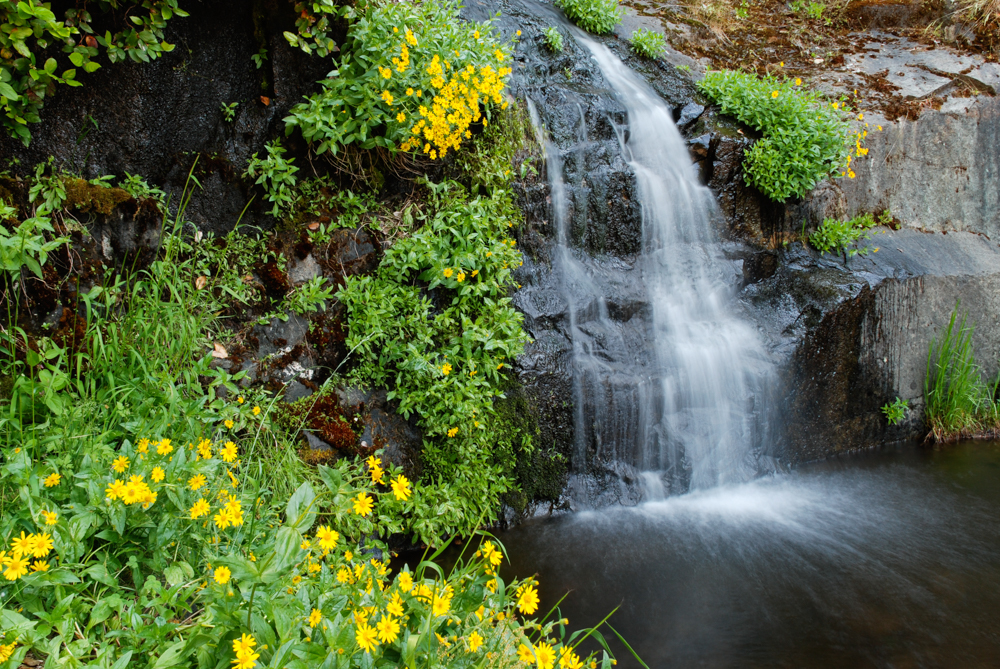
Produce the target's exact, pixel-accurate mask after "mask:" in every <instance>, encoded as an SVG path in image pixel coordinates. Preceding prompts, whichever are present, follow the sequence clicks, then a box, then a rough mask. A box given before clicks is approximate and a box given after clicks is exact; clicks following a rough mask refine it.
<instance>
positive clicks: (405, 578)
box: [396, 571, 413, 592]
mask: <svg viewBox="0 0 1000 669" xmlns="http://www.w3.org/2000/svg"><path fill="white" fill-rule="evenodd" d="M396 583H397V584H398V585H399V589H400V590H402V591H403V592H409V591H410V590H412V589H413V575H412V574H410V572H408V571H401V572H399V576H397V577H396Z"/></svg>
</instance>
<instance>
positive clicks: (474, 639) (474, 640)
mask: <svg viewBox="0 0 1000 669" xmlns="http://www.w3.org/2000/svg"><path fill="white" fill-rule="evenodd" d="M482 645H483V637H482V636H480V634H479V632H475V631H474V632H473V633H472V634H470V635H469V651H470V652H473V653H475V652H476V651H477V650H479V647H480V646H482Z"/></svg>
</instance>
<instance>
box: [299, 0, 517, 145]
mask: <svg viewBox="0 0 1000 669" xmlns="http://www.w3.org/2000/svg"><path fill="white" fill-rule="evenodd" d="M510 57H511V45H510V44H504V43H501V42H500V41H499V39H498V37H497V36H496V34H495V31H494V30H493V28H492V26H491V24H490V22H489V21H487V22H485V23H465V22H463V21H462V20H461V19H460V18H459V16H458V7H457V5H456V4H454V3H453V2H451V0H442V1H440V2H439V1H438V0H429V1H428V2H424V3H421V4H419V5H414V4H411V3H410V2H400V3H386V4H376V3H370V4H367V5H366V7H365V10H364V13H363V14H362V15H361V16H359V17H358V18H357V19H356V20H354V21H353V22H352V23H351V26H350V28H349V29H348V41H347V43H346V44H345V45H344V47H343V49H342V51H341V57H340V60H339V62H338V63H337V69H336V70H335V71H334V72H333V76H332V77H331V78H329V79H326V80H324V81H323V82H321V83H322V86H323V91H322V92H321V93H318V94H316V95H313V96H311V97H310V98H308V100H307V102H304V103H301V104H299V105H296V106H295V107H293V108H292V110H291V114H290V115H289V116H288V117H286V118H285V123H286V132H287V133H289V134H290V133H291V132H292V131H293V130H294V129H295V128H299V129H300V130H301V131H302V135H303V137H305V139H306V140H307V141H309V142H311V143H312V144H313V146H314V150H315V151H316V152H317V153H325V152H326V151H331V152H332V153H337V152H338V151H339V150H340V149H342V148H343V147H346V146H349V145H352V144H353V145H356V146H358V147H359V148H363V149H372V148H376V147H379V148H384V149H389V150H391V151H403V152H410V151H413V152H418V153H422V154H425V155H427V156H429V157H430V158H431V159H432V160H433V159H437V158H443V157H444V156H445V155H447V153H448V152H449V151H456V150H458V148H459V147H460V146H461V144H462V142H464V141H465V140H466V139H469V138H470V137H471V136H472V132H471V125H472V124H473V123H477V122H479V121H480V120H482V121H483V123H484V124H486V125H488V123H489V120H488V118H489V110H490V107H491V105H495V106H499V107H506V105H507V103H506V102H505V101H504V100H503V90H504V86H505V81H506V78H507V75H508V74H510V67H509V66H508V65H509V63H510ZM481 106H482V107H485V110H486V118H484V116H483V113H482V110H481Z"/></svg>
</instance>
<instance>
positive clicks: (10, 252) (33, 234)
mask: <svg viewBox="0 0 1000 669" xmlns="http://www.w3.org/2000/svg"><path fill="white" fill-rule="evenodd" d="M16 216H17V209H15V208H14V207H11V206H9V205H7V204H6V203H5V202H4V201H3V198H0V270H2V271H4V272H7V274H8V275H9V276H10V278H11V280H12V281H13V280H14V279H16V278H17V277H18V276H20V273H21V268H22V267H27V268H28V269H29V270H30V271H31V272H32V273H33V274H34V275H35V276H37V277H38V278H39V279H41V278H42V265H44V264H45V263H46V262H47V261H48V255H49V254H50V253H52V252H53V251H55V250H56V249H57V248H59V247H60V246H62V245H63V244H65V243H66V242H68V241H69V237H54V236H53V235H54V233H55V230H54V229H53V227H52V222H51V220H50V218H49V216H48V215H47V211H46V210H45V209H41V210H39V211H37V212H36V213H35V215H34V216H31V217H29V218H26V219H24V220H23V221H21V222H19V223H17V224H16V225H14V226H13V230H8V228H7V226H6V225H5V224H4V223H5V221H16V220H17V218H16ZM45 233H49V236H50V237H51V238H47V237H46V234H45Z"/></svg>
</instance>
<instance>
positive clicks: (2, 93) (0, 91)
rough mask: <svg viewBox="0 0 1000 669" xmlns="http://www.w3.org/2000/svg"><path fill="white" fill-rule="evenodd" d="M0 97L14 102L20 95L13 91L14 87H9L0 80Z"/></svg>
mask: <svg viewBox="0 0 1000 669" xmlns="http://www.w3.org/2000/svg"><path fill="white" fill-rule="evenodd" d="M0 97H4V98H7V100H8V101H10V102H14V101H16V100H19V99H20V98H21V96H19V95H18V94H17V93H16V92H14V89H13V88H11V87H10V85H8V84H5V83H2V82H0Z"/></svg>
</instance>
